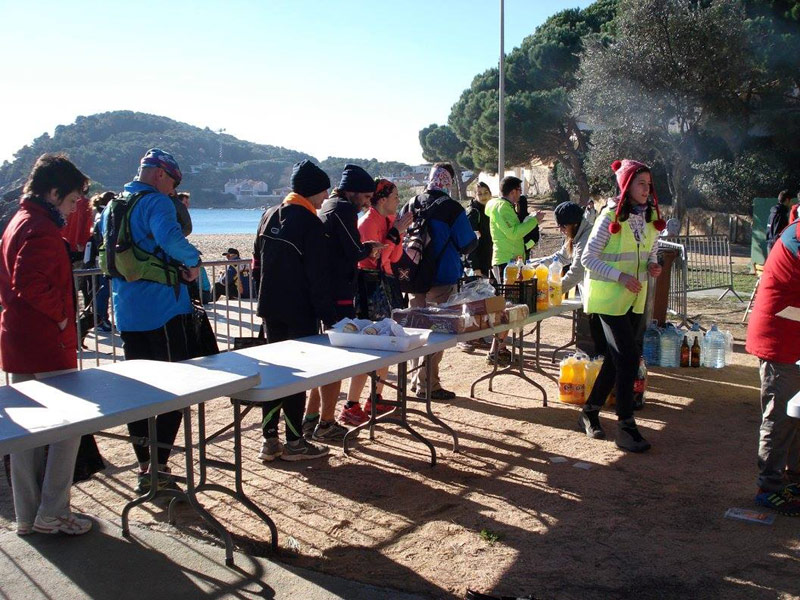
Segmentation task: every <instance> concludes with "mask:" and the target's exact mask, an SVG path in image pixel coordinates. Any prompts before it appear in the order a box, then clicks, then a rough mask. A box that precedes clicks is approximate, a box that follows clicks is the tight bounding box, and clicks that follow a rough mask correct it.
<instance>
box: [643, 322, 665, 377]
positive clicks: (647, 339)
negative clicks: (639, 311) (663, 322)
mask: <svg viewBox="0 0 800 600" xmlns="http://www.w3.org/2000/svg"><path fill="white" fill-rule="evenodd" d="M642 356H643V357H644V361H645V362H646V363H647V364H648V365H650V366H651V367H655V366H657V365H658V364H659V360H660V356H661V332H660V331H659V330H658V322H657V321H653V322H652V323H650V325H648V326H647V329H646V330H645V332H644V345H643V347H642Z"/></svg>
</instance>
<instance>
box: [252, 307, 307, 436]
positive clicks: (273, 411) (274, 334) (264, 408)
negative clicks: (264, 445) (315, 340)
mask: <svg viewBox="0 0 800 600" xmlns="http://www.w3.org/2000/svg"><path fill="white" fill-rule="evenodd" d="M264 328H265V331H266V335H267V343H268V344H273V343H275V342H283V341H285V340H294V339H297V338H301V337H306V336H309V335H316V334H317V333H319V327H318V325H317V322H316V320H308V321H307V322H304V323H287V322H285V321H278V320H274V319H264ZM281 409H282V410H283V420H284V422H285V424H286V441H287V442H293V441H295V440H298V439H300V438H301V437H302V435H303V413H304V412H305V409H306V393H305V392H300V393H299V394H292V395H291V396H285V397H284V398H277V399H275V400H270V401H269V402H265V403H264V404H262V405H261V414H262V417H263V422H262V424H261V429H262V431H263V433H264V438H265V439H266V438H270V437H278V421H279V417H280V412H281Z"/></svg>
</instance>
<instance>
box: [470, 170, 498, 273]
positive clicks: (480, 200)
mask: <svg viewBox="0 0 800 600" xmlns="http://www.w3.org/2000/svg"><path fill="white" fill-rule="evenodd" d="M476 193H477V196H478V197H477V198H476V199H474V200H472V201H471V202H470V203H469V210H467V218H468V219H469V224H470V225H472V231H474V232H475V234H476V235H477V236H478V246H477V248H475V250H474V251H473V252H472V253H471V254H470V255H469V265H470V266H471V267H472V270H473V271H474V272H475V275H482V276H483V277H489V274H490V273H491V271H492V232H491V230H490V229H489V217H487V216H486V203H487V202H488V201H489V200H491V199H492V191H491V190H490V189H489V186H488V185H486V184H485V183H484V182H483V181H481V182H479V183H478V190H477V192H476Z"/></svg>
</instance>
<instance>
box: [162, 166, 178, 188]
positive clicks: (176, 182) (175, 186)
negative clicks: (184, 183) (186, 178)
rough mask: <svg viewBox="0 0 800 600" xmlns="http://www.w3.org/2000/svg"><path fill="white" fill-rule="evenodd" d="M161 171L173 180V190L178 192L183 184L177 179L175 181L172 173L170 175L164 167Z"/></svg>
mask: <svg viewBox="0 0 800 600" xmlns="http://www.w3.org/2000/svg"><path fill="white" fill-rule="evenodd" d="M161 170H162V171H164V173H166V174H167V177H169V178H170V179H172V181H173V183H174V184H175V185H173V186H172V189H173V190H177V189H178V186H179V185H180V184H181V182H180V181H178V180H177V179H175V178H174V177H173V176H172V173H170V172H169V171H167V170H166V169H164V168H163V167H162V169H161Z"/></svg>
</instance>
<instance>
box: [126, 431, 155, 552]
mask: <svg viewBox="0 0 800 600" xmlns="http://www.w3.org/2000/svg"><path fill="white" fill-rule="evenodd" d="M147 436H148V439H147V443H148V445H149V446H150V473H151V476H150V477H151V479H150V484H151V485H150V490H149V491H148V492H147V493H146V494H144V495H142V496H139V497H138V498H134V499H133V500H131V501H130V502H128V503H127V504H126V505H125V506H124V507H123V509H122V516H121V521H122V536H123V537H126V538H127V537H130V535H131V531H130V527H129V526H128V514H129V513H130V512H131V509H132V508H134V507H136V506H139V505H140V504H143V503H144V502H147V501H148V500H152V499H153V498H155V497H156V492H157V491H158V440H157V439H156V418H155V416H153V417H148V419H147ZM153 473H156V485H152V483H153V481H152V474H153Z"/></svg>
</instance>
